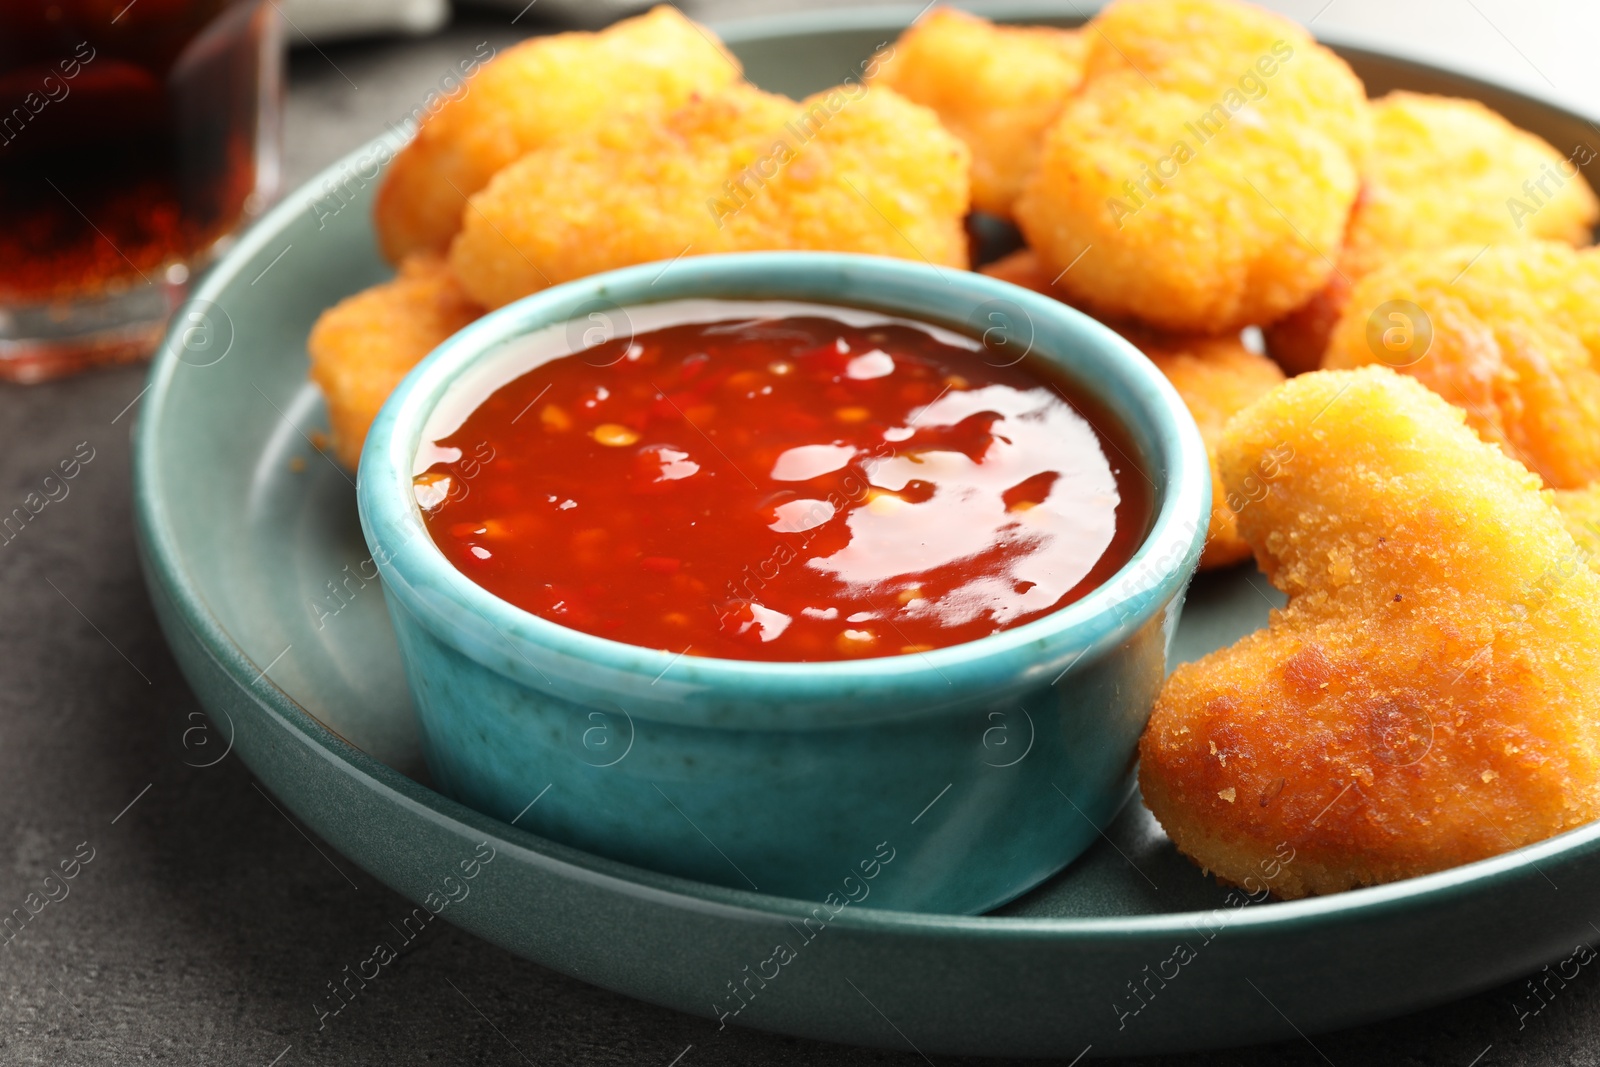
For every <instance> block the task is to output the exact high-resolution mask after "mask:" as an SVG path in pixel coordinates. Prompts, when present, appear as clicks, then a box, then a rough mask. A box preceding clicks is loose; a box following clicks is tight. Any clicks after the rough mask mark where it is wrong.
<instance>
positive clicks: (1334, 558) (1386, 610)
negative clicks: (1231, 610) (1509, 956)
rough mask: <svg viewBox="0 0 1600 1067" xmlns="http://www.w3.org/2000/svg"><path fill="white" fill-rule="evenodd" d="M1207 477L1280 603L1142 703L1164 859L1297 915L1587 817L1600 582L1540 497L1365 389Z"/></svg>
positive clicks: (1491, 451) (1377, 382) (1435, 416)
mask: <svg viewBox="0 0 1600 1067" xmlns="http://www.w3.org/2000/svg"><path fill="white" fill-rule="evenodd" d="M1221 464H1222V478H1223V481H1224V483H1225V484H1226V485H1227V486H1228V488H1229V490H1230V491H1232V492H1237V493H1247V492H1250V487H1251V486H1252V485H1254V486H1257V487H1258V488H1259V491H1257V492H1254V493H1252V494H1251V495H1253V496H1254V497H1255V499H1253V500H1252V501H1251V502H1250V503H1249V504H1248V505H1247V506H1246V507H1244V508H1243V509H1242V510H1240V512H1239V530H1240V532H1241V533H1242V534H1243V535H1244V537H1245V539H1246V540H1247V541H1249V542H1250V544H1251V546H1252V547H1253V548H1254V549H1255V552H1256V558H1257V560H1258V562H1259V563H1260V564H1261V566H1262V568H1263V569H1264V570H1265V571H1266V574H1267V576H1268V578H1270V579H1271V580H1272V582H1273V584H1275V585H1276V586H1278V588H1280V589H1282V590H1284V591H1285V592H1286V593H1288V594H1289V603H1288V605H1287V606H1286V607H1285V608H1284V609H1283V610H1282V611H1278V612H1275V613H1274V614H1273V616H1272V621H1271V623H1270V625H1269V626H1268V628H1267V629H1265V630H1261V631H1258V632H1256V633H1254V634H1252V635H1250V636H1249V637H1246V638H1244V639H1243V640H1242V641H1240V642H1239V643H1237V644H1235V645H1233V646H1232V647H1231V648H1226V649H1222V650H1220V651H1218V652H1214V653H1212V654H1211V655H1210V656H1207V657H1205V658H1204V659H1201V660H1198V661H1196V662H1194V663H1190V664H1186V665H1184V666H1182V667H1179V668H1178V669H1177V671H1175V672H1174V673H1173V675H1172V677H1171V678H1170V679H1169V680H1168V682H1167V684H1166V687H1165V688H1164V689H1163V690H1162V693H1161V695H1160V697H1159V698H1158V699H1157V701H1156V706H1155V709H1154V711H1153V713H1152V716H1151V720H1150V725H1149V727H1148V728H1147V730H1146V732H1145V735H1144V737H1143V738H1142V740H1141V742H1140V757H1141V764H1140V785H1141V787H1142V789H1143V791H1144V797H1145V802H1146V804H1148V805H1149V807H1150V810H1151V811H1152V812H1154V813H1155V815H1156V818H1157V819H1158V820H1159V821H1160V822H1161V824H1162V826H1163V827H1164V828H1165V830H1166V831H1167V834H1168V835H1169V836H1170V837H1171V838H1172V840H1173V841H1174V842H1175V843H1176V844H1177V846H1178V848H1179V849H1180V850H1182V851H1183V852H1184V853H1185V854H1186V855H1188V856H1189V857H1190V858H1191V859H1193V860H1194V861H1195V862H1196V863H1198V864H1199V865H1201V866H1202V867H1204V868H1205V869H1207V870H1209V871H1211V872H1212V873H1214V874H1216V875H1217V876H1218V877H1219V878H1220V879H1222V880H1223V881H1225V882H1231V883H1235V884H1242V885H1245V886H1246V887H1247V888H1251V889H1255V888H1260V887H1262V886H1263V885H1265V886H1267V887H1270V888H1271V889H1272V890H1273V891H1275V892H1276V893H1277V894H1278V895H1280V896H1284V897H1298V896H1304V895H1306V894H1311V893H1331V892H1337V891H1339V890H1343V889H1349V888H1352V887H1355V886H1362V885H1370V884H1374V883H1379V882H1387V881H1393V880H1395V879H1399V878H1406V877H1410V876H1413V875H1418V874H1423V873H1426V872H1429V871H1437V870H1440V869H1443V868H1446V867H1452V866H1455V865H1457V864H1461V863H1467V862H1470V861H1472V860H1477V859H1482V858H1484V857H1486V856H1493V855H1496V854H1498V853H1502V852H1506V851H1509V850H1511V849H1516V848H1520V847H1522V846H1525V845H1528V844H1530V843H1532V842H1535V841H1539V840H1542V839H1544V838H1547V837H1549V836H1551V835H1553V834H1557V833H1560V832H1562V831H1563V830H1567V829H1570V828H1572V827H1574V826H1577V825H1579V824H1581V823H1584V822H1587V821H1589V820H1591V819H1593V818H1595V817H1596V816H1597V815H1600V661H1597V660H1596V658H1595V655H1594V649H1595V648H1596V647H1600V576H1597V575H1595V574H1594V573H1593V572H1591V571H1589V570H1588V569H1587V568H1585V567H1582V566H1572V565H1571V560H1572V558H1573V556H1574V553H1575V552H1576V551H1577V546H1576V545H1574V543H1573V540H1572V538H1571V536H1570V535H1569V534H1568V533H1567V532H1566V530H1565V529H1564V528H1563V526H1562V523H1561V517H1560V515H1559V514H1558V513H1557V512H1556V510H1555V508H1554V507H1552V506H1551V505H1550V503H1549V501H1548V499H1547V498H1546V496H1545V495H1544V494H1543V493H1542V492H1541V491H1540V489H1539V484H1538V480H1537V479H1536V478H1534V477H1533V476H1532V475H1531V474H1530V473H1529V472H1528V471H1526V470H1524V469H1523V468H1522V467H1520V466H1519V465H1518V464H1516V463H1515V462H1513V461H1512V460H1510V459H1509V458H1507V457H1506V456H1505V455H1504V454H1503V453H1501V452H1500V451H1499V450H1498V449H1495V448H1493V447H1491V446H1489V445H1487V444H1485V443H1484V442H1483V441H1482V440H1480V439H1479V438H1478V437H1477V436H1476V435H1475V434H1473V433H1472V432H1471V431H1470V430H1469V429H1467V428H1466V427H1465V426H1464V425H1463V422H1462V414H1461V412H1460V411H1459V410H1458V409H1456V408H1453V407H1451V406H1450V405H1448V404H1446V403H1445V402H1444V401H1443V400H1441V399H1440V398H1439V397H1437V396H1435V395H1434V394H1432V393H1430V392H1428V391H1427V390H1426V389H1424V388H1422V387H1421V386H1420V385H1418V384H1417V383H1416V382H1414V381H1411V380H1409V379H1406V378H1404V377H1402V376H1400V375H1396V374H1394V373H1392V372H1390V371H1388V370H1386V369H1384V368H1366V369H1363V370H1359V371H1324V372H1318V373H1313V374H1307V375H1302V376H1301V377H1298V378H1294V379H1291V380H1290V381H1289V382H1288V383H1287V384H1286V385H1284V386H1282V387H1280V388H1279V389H1277V390H1275V391H1274V392H1273V393H1272V394H1270V395H1269V396H1267V397H1266V398H1264V399H1263V400H1261V401H1259V402H1258V403H1256V404H1255V405H1253V406H1251V407H1250V408H1247V409H1246V410H1245V411H1244V412H1242V413H1241V414H1240V415H1239V416H1238V417H1237V418H1235V420H1234V421H1233V423H1232V424H1231V425H1230V426H1229V428H1228V431H1227V433H1226V435H1225V436H1224V439H1223V443H1222V448H1221Z"/></svg>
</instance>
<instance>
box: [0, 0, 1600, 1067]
mask: <svg viewBox="0 0 1600 1067" xmlns="http://www.w3.org/2000/svg"><path fill="white" fill-rule="evenodd" d="M1351 2H1355V3H1356V4H1357V6H1359V0H1351ZM748 6H749V5H744V4H737V3H722V4H717V5H706V6H705V7H702V9H701V10H702V11H703V12H708V13H710V14H726V13H729V12H730V11H742V10H743V9H745V8H746V7H748ZM791 6H792V5H791ZM1419 6H1420V5H1419ZM1463 10H1464V11H1465V14H1464V15H1463V16H1462V18H1463V19H1467V20H1470V19H1471V18H1473V14H1472V9H1471V8H1464V9H1463ZM509 17H510V16H509V14H508V15H504V16H497V17H495V18H492V19H491V18H488V17H480V18H474V19H471V20H465V21H458V23H457V24H456V25H455V26H454V27H453V28H452V29H450V30H449V31H448V32H447V33H445V34H443V35H441V36H439V37H436V38H433V39H431V40H428V41H423V42H402V43H395V42H387V43H363V44H349V45H341V46H337V47H333V46H329V47H326V48H325V49H324V50H323V52H322V53H319V52H317V51H315V50H312V49H301V50H299V51H297V53H296V54H295V56H294V57H293V60H292V63H291V68H290V70H291V86H292V92H291V96H290V100H289V109H288V132H289V135H288V138H287V144H288V157H287V162H288V171H289V178H290V181H291V182H299V181H302V180H304V179H305V178H306V177H307V176H309V174H310V173H311V172H312V171H313V170H314V169H315V168H317V167H320V166H321V165H323V164H324V163H326V162H328V161H329V160H331V159H333V158H334V157H336V156H337V155H339V154H341V153H342V152H343V151H345V150H346V148H347V147H348V146H350V145H353V144H355V143H356V142H358V141H359V140H362V139H364V138H366V137H369V136H371V135H373V134H375V133H377V132H379V131H380V130H381V129H382V128H383V125H384V123H385V122H386V121H388V120H391V119H395V118H398V117H399V116H398V105H394V104H393V102H394V101H407V100H412V99H415V98H417V96H418V95H419V94H420V93H421V92H422V91H424V90H425V89H426V88H427V87H428V86H429V85H430V84H431V83H432V82H434V81H435V80H436V79H437V77H438V76H439V74H441V73H442V72H443V71H444V70H445V69H446V67H447V66H448V65H449V64H450V63H451V62H453V61H454V60H455V59H456V58H457V57H458V56H460V55H463V54H466V52H467V51H470V49H471V47H472V46H473V45H475V44H476V43H477V42H479V41H482V40H489V41H491V42H493V43H495V44H496V45H500V44H504V43H506V42H508V41H510V40H512V39H515V38H516V37H519V36H521V35H522V34H523V33H524V32H525V31H526V30H527V29H529V28H530V27H529V25H528V22H527V20H526V19H525V20H524V22H523V23H522V24H520V25H519V26H517V27H512V26H510V25H509V24H508V23H509ZM531 17H532V16H531V15H530V16H529V18H531ZM1527 24H1528V23H1526V22H1517V23H1512V24H1510V25H1514V26H1525V25H1527ZM535 25H536V24H535ZM1490 45H1491V46H1493V42H1490ZM1496 47H1498V46H1496ZM1519 52H1520V50H1519ZM358 87H359V88H358ZM391 112H395V113H394V114H391ZM142 387H143V371H142V369H137V368H130V369H124V370H117V371H111V372H106V373H99V374H93V375H90V376H87V377H84V378H81V379H78V380H76V381H71V382H65V383H59V384H54V385H47V386H40V387H33V388H26V389H24V388H0V443H3V451H0V505H3V507H0V511H9V510H10V508H11V507H12V506H13V505H15V504H18V503H20V502H21V500H22V499H23V497H25V496H26V495H27V494H28V493H29V492H30V491H32V490H34V489H36V488H38V486H39V484H40V481H41V479H43V478H44V476H45V475H46V474H47V473H49V472H50V471H51V469H52V468H53V467H54V466H55V465H56V464H57V462H58V461H59V460H61V459H62V458H64V457H67V456H70V455H72V454H73V452H74V450H75V449H77V448H78V446H79V444H80V442H83V443H87V447H88V448H92V449H93V459H92V460H91V461H90V462H89V463H88V464H87V465H86V466H84V467H83V470H82V472H81V473H80V475H79V476H78V477H77V478H76V479H75V480H74V481H73V482H71V483H70V484H71V491H70V493H69V495H68V496H67V497H66V498H64V499H61V500H59V501H56V502H54V503H51V504H50V505H48V507H47V508H46V509H45V510H44V511H43V512H41V513H40V514H39V516H38V517H37V518H36V519H35V520H33V522H31V523H30V524H29V525H28V526H27V527H26V528H25V529H24V530H23V532H22V533H21V534H20V535H18V536H16V537H15V538H14V539H11V540H9V541H4V542H0V595H3V599H0V650H3V654H0V656H3V658H0V672H3V674H0V677H3V679H4V683H5V684H4V685H3V686H0V813H3V814H0V914H4V913H9V911H10V910H11V909H12V908H14V907H21V906H22V905H23V902H24V900H25V899H27V898H28V896H29V894H30V893H35V892H39V891H40V890H41V888H42V885H43V882H42V879H43V877H44V876H45V874H47V873H48V872H49V871H51V870H52V869H54V868H55V867H56V866H57V864H58V863H59V862H60V861H61V860H64V859H69V858H70V857H72V856H73V855H74V853H75V852H77V853H78V854H79V855H80V856H81V855H88V854H90V850H92V859H91V860H90V861H89V862H87V863H86V864H83V865H82V867H81V869H80V870H79V872H78V875H77V877H76V878H74V879H73V880H72V881H71V882H69V883H67V885H68V886H69V888H70V891H69V892H68V894H67V895H66V896H65V897H63V898H61V899H59V900H55V901H52V902H50V903H48V904H46V906H45V907H44V908H43V910H42V911H40V912H39V914H38V915H37V916H36V917H35V918H33V919H32V921H30V922H29V923H27V924H26V925H25V926H24V927H23V928H22V929H21V932H20V933H19V934H18V935H17V936H16V937H15V938H13V939H10V940H9V942H8V943H7V944H4V945H0V1064H5V1065H12V1064H18V1065H20V1064H108V1063H118V1064H121V1063H145V1062H159V1063H170V1064H248V1065H256V1067H269V1065H278V1067H295V1065H298V1064H308V1063H317V1064H352V1065H361V1064H381V1065H384V1067H392V1065H396V1064H410V1063H448V1064H480V1063H481V1064H516V1063H528V1064H552V1063H573V1064H609V1063H619V1064H620V1063H628V1064H654V1065H659V1067H668V1065H677V1067H703V1065H710V1064H816V1065H829V1064H860V1063H885V1064H908V1065H909V1064H913V1063H921V1062H923V1059H922V1058H921V1057H919V1056H918V1055H917V1054H916V1053H914V1052H913V1051H911V1049H910V1047H909V1046H906V1048H905V1051H904V1052H903V1053H895V1052H881V1051H877V1050H871V1049H857V1048H845V1047H841V1046H831V1045H820V1044H814V1043H810V1042H802V1041H797V1040H791V1039H786V1038H778V1037H771V1036H767V1035H763V1034H757V1033H752V1032H747V1031H740V1030H735V1029H731V1028H730V1029H728V1030H725V1031H722V1032H721V1033H719V1032H718V1031H717V1029H716V1026H715V1025H714V1024H713V1023H710V1022H708V1021H705V1020H702V1019H697V1018H691V1017H688V1016H684V1015H678V1014H676V1013H673V1012H670V1011H666V1010H663V1009H660V1008H655V1007H651V1006H648V1005H644V1004H639V1003H636V1002H634V1001H630V1000H628V999H626V998H624V997H621V996H618V995H615V994H612V993H608V992H605V991H602V990H599V989H595V988H593V987H590V986H587V985H584V984H582V983H580V982H578V981H575V980H573V979H570V978H567V977H565V976H563V975H560V974H557V973H555V972H553V971H549V970H546V969H545V968H542V967H539V966H536V965H534V964H531V963H527V962H525V961H523V960H520V959H517V958H515V957H513V956H511V955H509V954H508V953H506V952H504V951H501V950H500V949H498V948H496V947H494V946H492V945H489V944H486V943H484V942H482V941H479V940H477V939H476V938H474V937H472V936H470V935H468V934H465V933H463V932H461V931H458V930H456V929H454V928H453V927H450V926H448V925H442V924H441V925H436V926H433V927H430V928H429V930H428V931H427V932H426V933H425V934H424V935H423V936H422V937H421V938H419V939H418V940H417V941H416V943H415V944H414V945H413V946H412V947H410V948H408V949H407V951H406V952H405V954H404V955H403V957H402V958H401V960H400V961H399V962H398V963H397V964H396V965H395V966H393V967H391V968H388V969H386V970H385V972H384V977H383V979H382V981H381V982H379V983H374V984H373V985H372V986H371V987H369V988H368V989H367V990H365V991H364V992H362V993H361V995H360V997H359V999H358V1000H356V1001H355V1002H354V1003H352V1004H351V1005H350V1007H349V1008H348V1009H347V1010H346V1011H345V1012H344V1013H343V1014H342V1015H341V1016H339V1017H338V1018H336V1019H333V1020H330V1024H329V1025H328V1027H327V1028H326V1029H324V1030H321V1031H319V1029H318V1019H317V1015H316V1013H315V1011H314V1010H313V1005H314V1004H315V1003H317V1002H318V1001H319V1000H320V998H322V997H323V996H324V995H325V994H326V984H327V983H328V982H329V981H331V980H332V979H334V978H335V977H337V976H339V975H340V973H341V969H342V968H343V967H344V966H345V965H346V964H348V963H350V962H351V961H354V960H358V959H361V958H363V957H364V956H365V955H366V954H367V953H368V952H369V951H370V946H371V945H372V944H373V943H374V942H375V941H377V940H379V939H382V938H384V937H387V936H388V933H389V923H390V921H391V920H392V919H393V918H394V917H395V916H396V915H400V914H403V913H404V912H405V911H406V910H407V905H405V904H404V903H403V902H402V899H401V898H400V897H398V896H397V895H395V894H394V893H392V892H390V891H389V890H388V889H386V888H384V887H383V886H381V885H379V884H378V883H376V882H375V881H373V880H372V879H371V878H368V877H366V876H365V875H364V874H362V873H361V872H360V871H358V870H356V869H355V868H354V866H353V865H352V864H350V863H348V862H346V861H343V860H342V859H341V858H340V857H339V856H337V855H335V854H333V853H332V852H331V850H330V849H328V848H327V846H325V845H322V844H321V843H320V842H318V841H316V840H314V839H313V838H310V837H308V836H307V834H306V833H305V831H303V830H302V829H301V828H300V827H299V826H298V825H297V824H296V823H294V822H293V821H292V820H291V819H289V818H288V817H287V816H285V815H284V814H283V813H282V812H281V811H280V810H278V809H277V807H276V806H275V804H274V803H273V801H272V800H271V798H270V797H269V796H268V795H267V794H266V793H264V792H263V791H262V790H261V788H260V787H259V786H258V784H257V783H256V782H255V781H254V780H253V779H252V777H251V775H250V773H249V771H248V770H247V769H246V768H245V767H244V766H243V765H242V764H240V763H239V762H238V761H237V760H236V759H231V758H230V759H226V760H223V761H222V762H221V763H220V764H218V765H217V766H214V767H211V768H209V769H204V770H199V769H195V768H192V767H190V766H188V765H186V763H185V762H184V758H185V755H186V753H185V751H184V747H183V740H182V739H183V732H184V731H185V730H186V729H188V728H189V727H190V726H193V725H194V724H195V722H196V721H197V720H196V719H195V718H194V716H195V715H196V713H197V710H198V707H197V705H196V703H195V700H194V698H193V697H192V696H191V695H190V693H189V691H188V689H187V688H186V687H185V685H184V682H183V680H182V679H181V678H180V677H179V675H178V673H177V670H176V667H175V666H174V664H173V662H172V659H171V657H170V656H169V654H168V652H167V650H166V647H165V645H164V644H163V642H162V639H161V636H160V634H159V633H158V632H157V630H156V624H155V619H154V618H153V617H152V614H151V611H150V608H149V606H148V603H147V601H146V597H145V591H144V587H143V584H142V582H141V579H140V576H139V572H138V567H137V563H136V561H135V558H134V549H133V543H132V530H131V524H130V504H129V485H128V482H129V469H128V468H129V448H128V430H129V426H130V423H131V422H132V420H133V419H134V418H136V417H137V410H138V408H137V404H136V403H134V401H135V399H136V397H137V396H138V395H139V392H140V390H141V389H142ZM130 405H132V406H131V407H130ZM125 412H126V413H125ZM81 454H84V453H82V452H80V455H81ZM190 760H191V762H194V760H193V757H192V756H191V757H190ZM85 842H86V845H84V846H82V847H80V843H85ZM56 893H57V895H59V890H57V891H56ZM1596 914H1597V921H1600V904H1597V908H1596ZM1403 966H1404V961H1390V960H1374V961H1373V967H1374V968H1386V967H1403ZM1549 999H1550V1003H1549V1004H1548V1006H1547V1007H1545V1008H1543V1010H1542V1011H1540V1012H1539V1013H1538V1014H1537V1015H1531V1016H1529V1017H1527V1018H1524V1019H1521V1020H1520V1025H1519V1015H1518V1012H1519V1010H1522V1011H1526V1010H1528V1009H1529V1008H1530V1007H1532V1006H1534V1005H1535V1004H1536V1003H1537V1002H1535V1001H1533V1000H1531V998H1530V997H1529V995H1528V994H1527V991H1526V990H1525V989H1524V988H1522V987H1521V983H1518V984H1517V985H1515V986H1508V987H1506V988H1502V989H1498V990H1494V991H1491V992H1488V993H1485V994H1482V995H1480V996H1478V997H1475V998H1473V999H1471V1000H1468V1001H1464V1002H1461V1003H1458V1004H1454V1005H1450V1006H1446V1007H1442V1008H1438V1009H1436V1010H1433V1011H1430V1012H1426V1013H1423V1014H1420V1015H1415V1016H1411V1017H1409V1018H1405V1019H1400V1020H1397V1021H1393V1022H1390V1023H1386V1024H1382V1025H1379V1026H1374V1027H1370V1028H1366V1029H1362V1030H1356V1031H1348V1032H1344V1033H1339V1034H1331V1035H1325V1036H1319V1037H1317V1038H1315V1039H1314V1040H1315V1045H1314V1046H1313V1045H1312V1044H1311V1043H1309V1042H1305V1041H1299V1042H1292V1043H1288V1044H1285V1045H1281V1046H1276V1047H1271V1048H1261V1049H1246V1050H1238V1051H1232V1052H1227V1053H1216V1054H1211V1055H1207V1056H1201V1057H1195V1058H1192V1059H1187V1060H1182V1061H1178V1060H1171V1061H1167V1060H1164V1061H1161V1062H1174V1063H1175V1062H1184V1063H1195V1064H1222V1063H1229V1064H1233V1063H1243V1064H1313V1065H1314V1064H1323V1063H1330V1064H1337V1065H1339V1067H1346V1065H1352V1064H1366V1063H1407V1064H1428V1065H1432V1064H1438V1065H1454V1067H1469V1065H1479V1067H1498V1065H1504V1064H1541V1065H1543V1064H1588V1063H1596V1062H1600V1040H1597V1039H1596V1037H1594V1036H1593V1034H1594V1033H1595V1028H1596V1027H1597V1026H1600V978H1597V977H1596V976H1595V975H1594V974H1593V973H1591V972H1590V971H1588V970H1585V971H1584V972H1583V973H1582V974H1581V975H1580V976H1579V977H1578V978H1576V979H1575V980H1574V981H1572V982H1570V983H1568V984H1567V986H1566V987H1565V988H1564V989H1560V990H1559V991H1557V992H1556V994H1555V995H1554V996H1553V997H1552V998H1549ZM888 1036H889V1037H891V1038H892V1037H893V1036H894V1035H893V1034H889V1035H888ZM906 1036H907V1037H908V1038H910V1040H913V1041H914V1040H915V1038H916V1035H915V1034H910V1035H906ZM1151 1062H1154V1061H1151Z"/></svg>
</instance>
